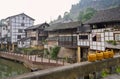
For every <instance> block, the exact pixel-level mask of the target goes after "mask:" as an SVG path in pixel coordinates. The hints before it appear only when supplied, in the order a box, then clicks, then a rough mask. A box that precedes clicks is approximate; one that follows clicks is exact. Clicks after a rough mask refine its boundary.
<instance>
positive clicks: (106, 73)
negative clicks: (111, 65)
mask: <svg viewBox="0 0 120 79" xmlns="http://www.w3.org/2000/svg"><path fill="white" fill-rule="evenodd" d="M108 73H109V72H108V70H107V69H104V70H103V71H102V77H106V76H107V75H108Z"/></svg>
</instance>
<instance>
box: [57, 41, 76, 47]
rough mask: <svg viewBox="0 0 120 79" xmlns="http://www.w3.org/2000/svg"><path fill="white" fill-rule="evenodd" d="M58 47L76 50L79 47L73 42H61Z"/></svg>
mask: <svg viewBox="0 0 120 79" xmlns="http://www.w3.org/2000/svg"><path fill="white" fill-rule="evenodd" d="M58 45H59V46H61V47H67V48H76V47H77V42H72V41H59V42H58Z"/></svg>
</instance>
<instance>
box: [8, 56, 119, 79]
mask: <svg viewBox="0 0 120 79" xmlns="http://www.w3.org/2000/svg"><path fill="white" fill-rule="evenodd" d="M117 65H120V56H116V57H114V58H111V59H104V60H102V61H96V62H81V63H76V64H73V65H69V66H63V67H57V68H51V69H46V70H41V71H36V72H32V73H28V74H23V75H20V76H16V77H12V78H9V79H81V78H82V79H84V78H83V77H84V76H87V75H88V74H90V73H94V72H100V71H102V70H103V69H105V68H109V67H115V66H117ZM97 74H98V73H97Z"/></svg>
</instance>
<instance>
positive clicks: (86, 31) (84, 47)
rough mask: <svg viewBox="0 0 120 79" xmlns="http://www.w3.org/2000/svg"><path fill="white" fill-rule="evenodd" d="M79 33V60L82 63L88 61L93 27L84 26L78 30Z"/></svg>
mask: <svg viewBox="0 0 120 79" xmlns="http://www.w3.org/2000/svg"><path fill="white" fill-rule="evenodd" d="M77 33H78V34H77V45H78V53H77V60H78V62H80V61H85V60H87V55H88V51H89V48H90V33H91V27H90V26H89V25H83V24H82V25H80V26H79V27H78V28H77Z"/></svg>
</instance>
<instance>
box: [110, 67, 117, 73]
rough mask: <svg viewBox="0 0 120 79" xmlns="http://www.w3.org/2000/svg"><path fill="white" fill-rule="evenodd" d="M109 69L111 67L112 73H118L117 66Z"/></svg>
mask: <svg viewBox="0 0 120 79" xmlns="http://www.w3.org/2000/svg"><path fill="white" fill-rule="evenodd" d="M109 69H110V74H114V73H116V67H115V66H112V67H110V68H109Z"/></svg>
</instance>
